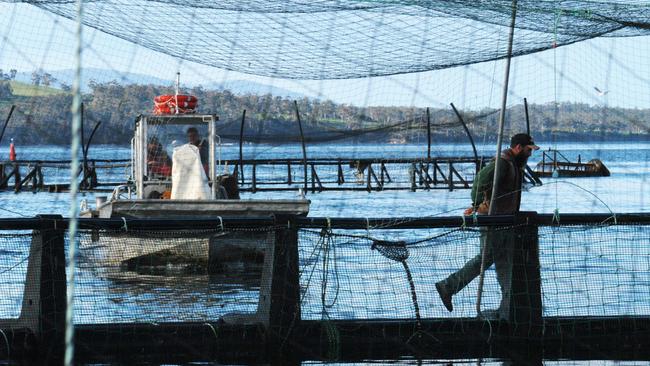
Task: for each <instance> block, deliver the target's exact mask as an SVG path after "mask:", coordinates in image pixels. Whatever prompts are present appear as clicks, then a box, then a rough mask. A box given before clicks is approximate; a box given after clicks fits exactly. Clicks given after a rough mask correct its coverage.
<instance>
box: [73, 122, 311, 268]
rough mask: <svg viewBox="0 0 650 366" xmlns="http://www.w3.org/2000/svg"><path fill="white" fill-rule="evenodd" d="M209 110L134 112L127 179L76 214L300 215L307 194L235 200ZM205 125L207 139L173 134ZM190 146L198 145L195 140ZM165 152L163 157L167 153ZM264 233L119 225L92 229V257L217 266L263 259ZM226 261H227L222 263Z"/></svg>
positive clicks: (163, 216)
mask: <svg viewBox="0 0 650 366" xmlns="http://www.w3.org/2000/svg"><path fill="white" fill-rule="evenodd" d="M217 121H218V117H217V116H216V115H199V114H162V115H140V116H138V118H137V119H136V122H135V131H134V137H133V139H132V142H131V155H132V158H131V159H132V161H131V163H132V164H131V166H132V168H131V179H130V180H129V183H128V184H126V185H121V186H119V187H116V188H115V190H114V191H113V193H112V195H111V196H110V197H107V198H105V199H102V198H99V199H97V202H96V206H95V207H93V208H89V209H86V210H85V211H82V213H81V217H97V218H152V219H154V218H155V219H174V218H218V217H221V218H223V217H247V216H248V217H252V216H255V217H261V216H272V215H299V216H306V215H307V214H308V212H309V206H310V201H309V200H307V199H305V198H304V196H301V197H299V198H296V199H241V198H240V197H239V192H238V188H237V175H236V172H235V173H233V174H230V173H229V172H228V170H227V167H225V166H222V164H221V149H222V145H221V144H220V138H219V136H218V134H217V131H216V122H217ZM195 132H196V134H197V135H199V136H200V135H201V133H203V132H205V135H207V139H204V140H200V141H198V142H197V141H193V142H190V141H188V142H187V143H185V144H179V143H178V141H182V140H183V139H187V138H189V137H190V136H191V135H192V136H193V135H194V133H195ZM197 145H198V146H197ZM170 154H171V157H170ZM269 240H272V239H271V237H270V236H269V235H268V233H266V232H264V231H260V232H224V233H218V234H215V231H214V230H212V231H206V232H205V233H200V232H194V233H188V232H186V233H178V235H176V236H174V237H170V234H169V233H150V232H146V233H144V232H141V233H134V232H126V233H122V232H120V233H108V232H106V233H100V234H95V235H93V241H92V243H91V244H90V246H91V247H92V248H93V250H92V251H90V253H91V255H92V257H93V258H94V259H95V260H100V261H102V263H104V264H109V265H110V264H114V265H120V266H125V267H129V268H131V267H133V266H134V265H143V264H150V265H166V264H169V263H178V262H179V261H180V262H183V261H185V262H188V263H191V264H197V263H198V264H200V265H205V266H207V267H208V268H212V269H216V270H217V271H221V270H225V269H227V268H228V266H229V265H234V266H236V267H241V266H242V263H240V262H241V261H243V260H247V261H252V262H255V263H261V262H263V255H264V251H265V248H266V247H267V246H268V241H269ZM226 262H229V263H226Z"/></svg>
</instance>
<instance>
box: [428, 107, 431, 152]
mask: <svg viewBox="0 0 650 366" xmlns="http://www.w3.org/2000/svg"><path fill="white" fill-rule="evenodd" d="M427 159H431V116H430V114H429V107H427Z"/></svg>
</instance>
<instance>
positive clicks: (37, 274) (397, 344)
mask: <svg viewBox="0 0 650 366" xmlns="http://www.w3.org/2000/svg"><path fill="white" fill-rule="evenodd" d="M603 223H613V224H626V223H627V224H638V225H644V226H648V225H650V214H616V215H611V214H563V215H562V225H584V224H603ZM68 224H69V221H68V220H67V219H65V218H62V217H61V216H37V217H35V218H29V219H0V230H3V231H12V230H13V231H16V230H32V231H33V234H32V244H31V247H30V255H29V260H28V265H27V267H28V268H27V274H26V284H25V292H24V294H23V305H22V311H21V314H20V316H19V317H18V318H17V319H12V320H0V330H2V336H3V337H4V339H5V341H6V345H7V346H8V349H7V348H6V347H0V359H11V360H17V359H19V360H30V361H33V362H36V361H40V362H44V361H47V362H58V360H60V359H61V357H62V355H63V347H64V344H63V329H64V316H63V315H64V314H65V298H66V296H65V293H66V285H65V265H64V264H65V255H64V249H65V248H64V245H65V240H64V237H65V230H66V228H67V226H68ZM125 224H126V225H128V227H129V229H133V230H138V229H146V230H160V231H165V230H179V229H195V228H205V227H225V228H241V229H246V228H248V229H251V228H259V227H262V226H268V227H273V230H274V235H273V238H274V240H273V241H272V244H271V251H270V252H267V253H270V255H266V256H265V258H264V269H263V271H262V280H261V281H262V286H261V287H260V295H259V303H258V308H257V312H256V313H251V314H244V315H242V314H233V316H229V315H225V316H223V317H221V318H219V319H215V320H214V321H212V322H161V323H116V324H84V325H77V326H75V342H76V347H75V351H76V359H77V360H78V361H79V362H80V361H81V360H83V361H87V362H90V361H107V360H120V359H123V360H124V359H127V360H132V359H133V357H135V356H134V355H135V354H136V353H137V354H143V355H144V356H142V357H143V359H146V360H147V361H150V362H153V361H159V362H189V361H198V360H217V361H219V362H267V361H269V360H280V359H281V360H282V361H283V362H285V363H287V364H299V363H300V361H301V360H314V359H329V357H331V347H332V345H331V344H329V342H328V341H327V337H324V334H328V332H331V331H332V329H334V331H335V332H336V334H337V339H338V341H339V344H340V348H337V360H339V361H343V360H347V361H355V360H363V359H379V358H381V359H390V358H399V357H404V356H412V357H418V358H422V357H447V358H469V357H517V356H516V355H517V354H518V355H519V357H524V358H525V359H530V358H531V357H533V358H535V357H539V358H540V359H541V358H542V356H543V357H544V358H545V359H549V358H551V359H553V358H571V359H592V358H593V357H594V353H593V352H594V350H596V351H597V352H598V353H597V357H599V359H633V360H644V359H649V358H650V347H648V346H650V341H649V339H650V316H627V315H622V316H582V317H566V316H563V317H562V316H555V317H543V316H542V302H541V276H540V264H539V248H538V231H537V230H538V227H540V226H558V225H559V224H558V222H557V217H556V216H554V215H547V214H537V213H535V212H522V213H520V214H518V215H516V216H511V215H502V216H477V217H474V218H473V219H467V220H466V219H465V218H464V217H459V216H454V217H422V218H399V220H396V219H395V218H375V219H372V218H369V219H365V218H324V217H321V218H318V217H296V216H281V217H259V218H218V219H200V220H198V219H179V220H151V219H124V220H122V219H80V220H79V226H80V228H81V229H102V230H119V229H122V228H124V226H125ZM466 226H467V227H474V228H478V227H499V226H500V227H503V226H509V227H513V228H514V229H515V230H516V232H517V233H518V237H519V238H521V240H518V241H515V242H514V243H513V245H514V248H513V249H514V253H515V255H514V257H513V261H512V263H511V266H510V268H509V270H510V271H512V273H513V276H512V278H513V282H512V285H511V286H512V291H511V294H512V296H511V298H510V299H509V302H510V304H511V309H516V310H513V311H511V312H510V314H509V315H508V317H507V318H506V319H502V320H488V319H483V318H476V317H466V318H428V319H426V318H425V319H422V320H421V324H419V326H420V327H421V329H422V330H424V331H426V332H428V333H429V334H432V335H433V336H434V337H433V338H414V337H413V334H414V329H415V327H416V321H415V320H414V319H343V320H329V321H327V322H324V321H321V320H304V319H302V318H301V315H300V314H301V307H300V283H299V268H298V266H299V263H298V230H299V229H309V228H311V229H326V228H327V229H350V230H364V229H367V228H368V227H373V228H381V229H423V228H460V227H466ZM418 320H419V319H418ZM324 339H325V340H324ZM0 344H2V342H0ZM513 352H514V353H515V356H513ZM287 355H290V356H288V359H287ZM138 357H140V356H138Z"/></svg>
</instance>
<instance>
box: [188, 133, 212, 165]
mask: <svg viewBox="0 0 650 366" xmlns="http://www.w3.org/2000/svg"><path fill="white" fill-rule="evenodd" d="M187 140H188V142H189V143H190V144H192V145H194V146H196V147H198V148H199V155H201V164H203V168H204V169H205V171H206V172H207V171H208V162H209V161H210V157H209V156H208V142H207V141H205V140H204V139H201V137H200V136H199V130H197V129H196V127H190V128H188V129H187Z"/></svg>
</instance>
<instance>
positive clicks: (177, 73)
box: [174, 71, 181, 114]
mask: <svg viewBox="0 0 650 366" xmlns="http://www.w3.org/2000/svg"><path fill="white" fill-rule="evenodd" d="M180 87H181V72H180V71H177V72H176V94H175V96H174V98H175V100H176V114H178V89H180Z"/></svg>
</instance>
